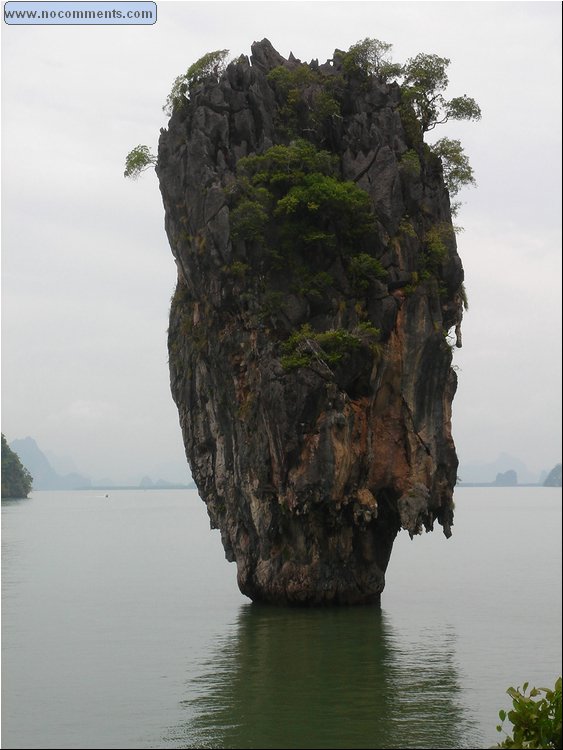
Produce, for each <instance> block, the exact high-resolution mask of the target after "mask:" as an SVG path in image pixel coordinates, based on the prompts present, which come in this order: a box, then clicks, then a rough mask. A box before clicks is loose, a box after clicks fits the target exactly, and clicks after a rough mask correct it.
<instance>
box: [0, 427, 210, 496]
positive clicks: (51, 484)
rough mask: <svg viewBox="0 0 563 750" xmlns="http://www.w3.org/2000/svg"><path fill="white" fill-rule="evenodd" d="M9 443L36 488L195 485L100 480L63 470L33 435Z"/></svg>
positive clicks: (133, 487) (147, 479) (69, 488)
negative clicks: (31, 477) (59, 468)
mask: <svg viewBox="0 0 563 750" xmlns="http://www.w3.org/2000/svg"><path fill="white" fill-rule="evenodd" d="M6 447H7V448H8V450H10V451H11V452H13V453H14V454H17V456H18V457H19V460H20V461H21V464H22V466H23V468H24V469H25V470H26V471H27V472H28V473H29V474H30V475H32V476H33V489H34V490H117V489H139V488H141V489H145V490H149V489H153V490H163V489H170V490H172V489H193V488H194V487H195V485H194V484H193V482H192V483H191V484H190V483H189V482H188V483H181V482H168V481H166V480H164V479H157V480H156V481H153V479H151V477H148V476H145V477H143V478H142V479H141V480H140V482H138V483H135V482H131V483H129V482H128V483H127V484H120V483H117V482H114V481H112V480H111V479H107V478H104V479H101V480H99V481H96V480H94V479H91V478H90V477H88V476H85V475H83V474H80V473H78V472H70V473H68V474H59V473H58V472H57V471H55V469H54V468H53V466H52V464H51V462H50V461H49V459H48V458H47V456H46V455H45V453H44V452H43V451H42V450H41V449H40V447H39V446H38V445H37V443H36V441H35V440H34V439H33V438H32V437H26V438H23V439H20V440H13V441H12V442H11V443H10V444H9V445H8V444H7V443H6ZM2 455H4V442H3V443H2ZM126 481H127V480H126ZM2 484H3V482H2Z"/></svg>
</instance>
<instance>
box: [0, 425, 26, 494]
mask: <svg viewBox="0 0 563 750" xmlns="http://www.w3.org/2000/svg"><path fill="white" fill-rule="evenodd" d="M32 482H33V479H32V477H31V474H30V473H29V471H28V470H27V469H26V468H25V466H23V465H22V462H21V461H20V459H19V457H18V455H17V454H16V453H14V451H13V450H12V449H11V448H10V446H9V445H8V443H7V441H6V438H5V437H4V434H2V497H27V496H28V494H29V493H30V492H31V486H32Z"/></svg>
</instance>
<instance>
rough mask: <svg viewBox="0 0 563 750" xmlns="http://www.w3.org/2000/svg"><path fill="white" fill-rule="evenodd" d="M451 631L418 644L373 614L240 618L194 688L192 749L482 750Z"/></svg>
mask: <svg viewBox="0 0 563 750" xmlns="http://www.w3.org/2000/svg"><path fill="white" fill-rule="evenodd" d="M454 647H455V633H454V632H453V630H452V628H451V627H449V628H448V627H447V626H446V627H444V630H443V632H436V631H433V633H432V635H431V636H430V635H429V636H428V638H426V637H425V636H424V634H422V635H421V639H420V641H419V642H415V643H413V640H412V638H405V637H401V633H400V631H396V630H395V629H394V628H393V627H392V625H391V623H390V620H389V618H388V616H387V615H386V614H385V613H382V612H380V611H378V610H372V609H356V608H353V609H344V610H334V611H327V610H312V611H310V610H303V611H297V612H296V611H289V612H288V611H285V610H280V609H273V608H269V607H265V608H264V607H260V606H256V605H248V606H244V607H242V609H241V612H240V616H239V620H238V627H237V630H236V633H234V634H233V635H232V636H230V637H228V638H227V639H225V640H224V641H223V642H222V643H220V644H219V645H218V647H217V649H216V651H215V653H214V654H212V657H211V659H210V660H209V661H208V662H206V663H205V664H204V665H203V669H202V672H201V674H200V675H199V677H197V678H195V679H194V680H192V681H190V682H189V683H188V697H187V698H186V700H185V701H184V705H185V708H186V711H187V713H188V714H189V718H188V720H187V721H186V723H185V724H184V725H182V726H180V727H177V728H176V729H174V730H172V731H171V732H170V734H169V735H168V736H167V737H166V738H165V740H164V742H165V743H166V745H168V746H170V745H173V746H177V747H191V748H196V747H197V748H208V747H209V748H421V747H435V748H463V747H477V746H478V744H476V740H475V735H474V733H472V732H471V727H470V725H469V722H468V721H467V720H466V719H465V718H464V716H463V713H464V711H463V709H462V706H461V703H460V688H459V685H458V678H457V673H456V668H455V662H454Z"/></svg>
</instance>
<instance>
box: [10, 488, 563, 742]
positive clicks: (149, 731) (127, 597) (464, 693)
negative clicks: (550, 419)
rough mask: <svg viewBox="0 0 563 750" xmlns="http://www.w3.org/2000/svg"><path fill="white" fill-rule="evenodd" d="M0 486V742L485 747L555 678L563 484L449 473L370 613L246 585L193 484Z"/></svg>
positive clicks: (401, 540) (402, 540) (395, 558)
mask: <svg viewBox="0 0 563 750" xmlns="http://www.w3.org/2000/svg"><path fill="white" fill-rule="evenodd" d="M109 495H110V496H109V498H106V497H105V493H100V492H95V491H88V492H59V493H56V492H34V493H33V495H32V497H31V498H30V499H29V500H20V501H8V502H6V501H2V584H3V587H2V730H3V732H2V747H4V748H176V747H178V748H486V747H489V746H491V745H492V744H494V743H496V741H497V733H496V731H495V726H496V723H497V712H498V710H499V708H503V707H507V706H508V696H506V694H505V690H506V688H507V687H508V686H509V685H521V684H522V683H523V682H524V681H526V680H528V681H530V682H531V683H532V684H537V685H542V686H543V685H553V682H554V680H555V678H556V676H557V675H559V674H560V673H561V490H557V489H550V488H514V489H508V488H506V489H505V488H494V489H484V488H460V489H458V490H457V491H456V498H455V499H456V525H455V527H454V536H453V537H452V538H451V539H449V540H446V539H445V538H444V536H443V535H442V534H441V531H439V530H438V528H437V530H436V531H435V532H434V533H433V534H426V535H424V536H421V537H417V538H415V539H414V540H413V541H411V540H410V539H409V537H408V535H407V534H406V533H404V532H403V533H401V534H400V535H399V537H398V539H397V541H396V543H395V549H394V552H393V555H392V557H391V563H390V566H389V569H388V572H387V587H386V590H385V592H384V594H383V597H382V607H381V610H377V609H373V608H350V609H340V610H331V609H325V610H311V611H308V610H303V611H301V610H289V611H288V610H283V609H277V608H271V607H260V606H256V605H252V604H250V603H249V602H248V600H246V599H245V598H244V597H242V595H241V594H240V593H239V592H238V589H237V586H236V571H235V566H234V565H230V564H228V563H227V562H226V561H225V560H224V557H223V550H222V547H221V544H220V539H219V535H218V532H211V531H210V530H209V527H208V521H207V515H206V512H205V507H204V505H203V503H202V502H201V501H200V500H199V498H198V497H197V494H196V493H195V492H187V491H179V490H175V491H171V490H168V491H162V492H159V491H144V492H143V491H115V492H110V493H109Z"/></svg>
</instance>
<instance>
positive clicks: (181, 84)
mask: <svg viewBox="0 0 563 750" xmlns="http://www.w3.org/2000/svg"><path fill="white" fill-rule="evenodd" d="M228 54H229V50H228V49H217V50H215V51H214V52H206V53H205V55H202V57H200V58H199V60H196V61H195V62H194V63H192V65H190V67H189V68H188V69H187V71H186V72H185V73H184V74H183V75H180V76H178V77H177V78H176V79H175V80H174V83H173V84H172V89H171V91H170V93H169V94H168V97H167V98H166V102H165V104H164V106H163V108H162V109H163V110H164V112H166V114H167V115H171V114H172V113H173V112H174V110H175V109H176V107H178V106H179V105H180V104H181V103H182V99H183V98H184V97H185V96H186V94H187V93H188V92H189V90H190V89H191V88H192V87H193V86H195V85H196V84H198V83H201V82H202V81H204V80H205V79H206V78H210V77H214V78H216V79H218V78H219V77H220V76H221V74H222V73H223V71H224V70H225V67H226V62H225V61H226V58H227V55H228Z"/></svg>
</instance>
